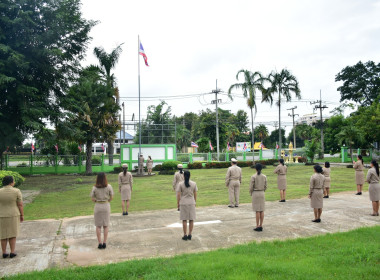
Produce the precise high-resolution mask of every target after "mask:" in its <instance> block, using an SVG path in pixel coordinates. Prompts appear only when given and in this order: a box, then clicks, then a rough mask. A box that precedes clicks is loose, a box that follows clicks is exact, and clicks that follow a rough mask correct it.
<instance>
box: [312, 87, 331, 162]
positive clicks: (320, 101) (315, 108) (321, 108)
mask: <svg viewBox="0 0 380 280" xmlns="http://www.w3.org/2000/svg"><path fill="white" fill-rule="evenodd" d="M313 104H319V105H315V107H314V109H313V111H316V110H318V109H319V111H320V114H321V124H320V125H321V150H322V151H321V155H322V158H323V157H324V154H325V145H324V143H323V117H322V111H323V109H327V108H328V107H327V106H325V105H323V106H322V90H319V100H317V101H314V102H310V105H313Z"/></svg>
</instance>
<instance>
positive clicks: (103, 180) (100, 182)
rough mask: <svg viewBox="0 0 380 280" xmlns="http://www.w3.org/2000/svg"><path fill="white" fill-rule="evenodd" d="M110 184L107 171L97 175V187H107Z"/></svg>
mask: <svg viewBox="0 0 380 280" xmlns="http://www.w3.org/2000/svg"><path fill="white" fill-rule="evenodd" d="M107 186H108V182H107V177H106V173H104V172H100V173H98V176H96V184H95V187H97V188H105V187H107Z"/></svg>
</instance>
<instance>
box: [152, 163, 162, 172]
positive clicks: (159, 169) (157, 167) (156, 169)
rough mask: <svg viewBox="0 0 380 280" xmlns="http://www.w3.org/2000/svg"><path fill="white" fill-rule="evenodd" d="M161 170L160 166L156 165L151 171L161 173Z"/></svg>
mask: <svg viewBox="0 0 380 280" xmlns="http://www.w3.org/2000/svg"><path fill="white" fill-rule="evenodd" d="M161 170H162V164H157V165H155V166H154V167H153V169H152V171H161Z"/></svg>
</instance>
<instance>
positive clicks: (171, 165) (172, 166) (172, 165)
mask: <svg viewBox="0 0 380 280" xmlns="http://www.w3.org/2000/svg"><path fill="white" fill-rule="evenodd" d="M178 164H182V162H180V161H176V160H167V161H164V163H163V164H162V166H161V170H177V165H178Z"/></svg>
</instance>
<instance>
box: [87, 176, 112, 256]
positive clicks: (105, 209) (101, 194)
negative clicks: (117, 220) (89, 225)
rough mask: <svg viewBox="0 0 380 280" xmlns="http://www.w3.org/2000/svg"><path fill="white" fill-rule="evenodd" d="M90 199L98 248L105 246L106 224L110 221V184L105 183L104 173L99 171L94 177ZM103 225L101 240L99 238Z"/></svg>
mask: <svg viewBox="0 0 380 280" xmlns="http://www.w3.org/2000/svg"><path fill="white" fill-rule="evenodd" d="M91 199H92V201H93V202H95V207H94V220H95V226H96V236H97V238H98V243H99V245H98V249H105V248H106V247H107V245H106V243H107V237H108V226H109V223H110V215H111V207H110V202H111V200H112V199H113V189H112V186H111V185H109V184H108V183H107V178H106V174H105V173H103V172H101V173H99V174H98V176H97V177H96V184H95V186H94V187H93V188H92V191H91ZM102 227H103V242H102V238H101V234H102Z"/></svg>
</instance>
